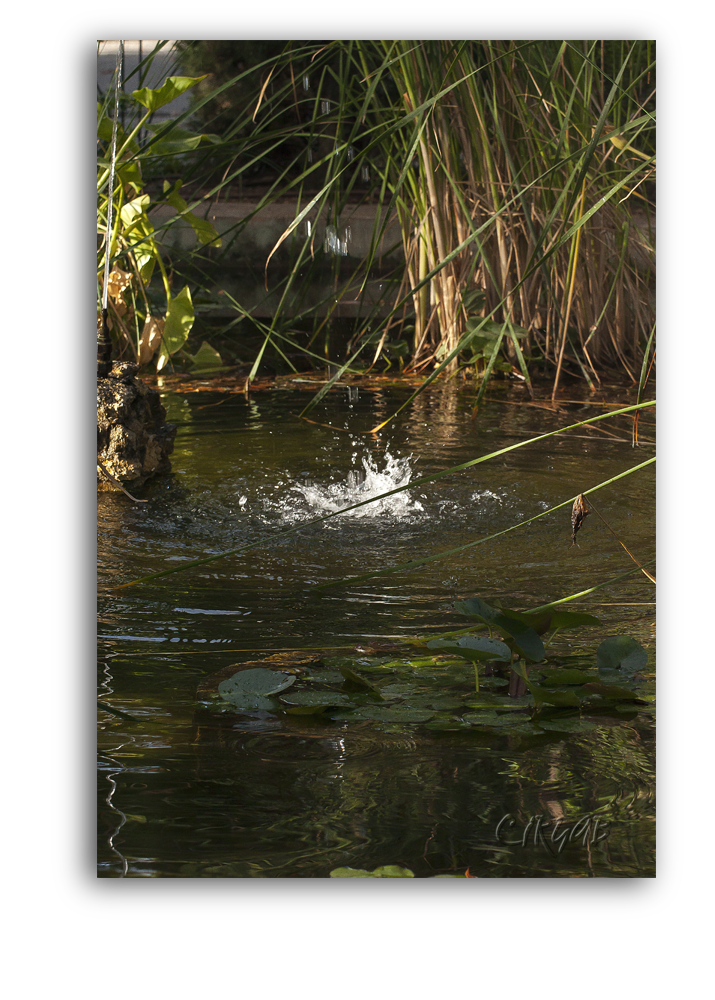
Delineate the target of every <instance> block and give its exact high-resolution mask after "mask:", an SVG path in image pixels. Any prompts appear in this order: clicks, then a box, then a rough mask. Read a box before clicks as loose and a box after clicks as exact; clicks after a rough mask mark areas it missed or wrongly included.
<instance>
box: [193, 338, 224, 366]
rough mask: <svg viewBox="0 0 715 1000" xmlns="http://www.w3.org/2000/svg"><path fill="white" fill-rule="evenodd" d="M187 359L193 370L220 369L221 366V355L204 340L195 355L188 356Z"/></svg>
mask: <svg viewBox="0 0 715 1000" xmlns="http://www.w3.org/2000/svg"><path fill="white" fill-rule="evenodd" d="M187 353H188V352H187ZM189 357H190V358H191V364H192V367H193V368H202V369H205V368H220V367H221V366H222V365H223V361H222V359H221V355H220V354H219V353H218V351H216V350H214V348H213V347H212V346H211V345H210V344H209V343H207V341H205V340H204V341H203V343H202V344H201V347H200V348H199V349H198V351H197V352H196V354H189Z"/></svg>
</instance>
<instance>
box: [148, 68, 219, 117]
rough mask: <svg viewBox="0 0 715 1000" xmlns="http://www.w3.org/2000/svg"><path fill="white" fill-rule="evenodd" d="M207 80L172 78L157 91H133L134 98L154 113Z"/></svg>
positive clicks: (184, 77) (203, 78) (199, 77)
mask: <svg viewBox="0 0 715 1000" xmlns="http://www.w3.org/2000/svg"><path fill="white" fill-rule="evenodd" d="M205 79H206V76H196V77H193V76H170V77H168V79H167V80H166V81H165V82H164V84H163V85H162V86H161V87H159V88H157V89H156V90H152V89H151V88H150V87H142V88H141V90H134V91H132V97H133V98H134V100H135V101H139V103H140V104H142V105H143V106H144V107H145V108H146V109H147V111H151V112H154V111H157V110H158V109H159V108H163V107H164V105H165V104H168V103H169V101H173V100H174V98H175V97H179V95H180V94H183V93H184V92H185V91H187V90H189V89H190V88H191V87H195V86H196V84H197V83H200V82H201V81H202V80H205Z"/></svg>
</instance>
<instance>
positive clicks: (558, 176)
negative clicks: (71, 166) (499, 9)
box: [98, 40, 655, 396]
mask: <svg viewBox="0 0 715 1000" xmlns="http://www.w3.org/2000/svg"><path fill="white" fill-rule="evenodd" d="M232 47H233V48H232ZM152 56H153V54H150V55H149V56H148V57H147V60H145V63H146V67H148V66H149V65H150V64H151V58H152ZM178 58H179V59H180V60H181V63H182V65H183V67H184V69H185V71H186V72H187V73H191V74H193V75H192V76H190V77H189V76H177V77H172V78H170V79H171V81H173V83H172V84H170V83H169V82H168V81H167V84H165V85H164V87H162V88H160V89H159V90H156V91H149V90H148V89H147V88H142V87H139V89H138V90H136V91H134V95H133V101H134V104H135V105H136V102H137V101H139V102H141V103H143V104H144V107H145V108H146V111H147V113H149V112H151V110H152V108H154V106H158V104H157V102H158V101H159V100H161V99H162V97H161V96H160V95H162V94H164V89H165V88H166V87H168V86H174V87H175V88H179V87H182V88H187V87H191V88H192V93H193V94H195V95H196V97H195V99H194V104H193V106H192V108H191V110H190V112H188V113H186V114H184V115H182V116H181V117H180V118H179V119H178V120H176V121H175V122H173V123H171V122H170V123H167V124H165V125H163V126H160V127H158V128H154V130H153V131H151V130H150V128H149V126H150V125H151V122H150V120H149V121H148V120H147V115H146V114H145V115H144V117H143V120H141V121H140V120H137V121H136V122H135V123H134V124H133V126H132V130H131V132H129V134H126V135H124V136H123V139H122V145H121V150H122V155H121V156H120V162H119V165H118V176H119V179H120V189H121V190H120V191H119V192H118V193H117V194H116V195H115V196H116V197H117V199H118V200H117V209H118V211H117V216H116V217H117V219H118V226H119V228H118V229H117V232H116V233H115V234H114V236H113V241H114V242H113V247H112V253H113V257H117V259H118V261H119V260H121V259H122V253H124V258H123V259H124V261H125V266H122V267H120V268H119V269H120V270H122V271H123V272H124V273H125V274H127V275H129V276H131V278H132V281H134V284H135V286H136V287H135V288H134V289H133V290H132V288H130V287H129V286H128V285H127V286H126V287H118V288H117V289H116V294H114V295H113V299H114V303H115V305H117V304H118V303H119V301H120V299H121V300H122V301H123V303H124V306H125V308H126V312H127V315H128V318H126V317H125V316H119V315H116V313H118V312H119V311H120V309H115V310H114V311H115V316H114V317H113V319H114V320H115V330H121V331H122V333H123V334H124V337H125V339H127V341H130V342H132V345H133V347H134V353H135V354H136V356H137V357H138V358H140V360H141V361H144V362H145V361H146V360H147V356H148V354H149V352H148V351H147V350H145V351H144V353H143V354H142V337H143V336H144V334H145V331H144V330H143V328H142V327H141V321H142V319H143V320H144V322H145V323H146V318H145V315H144V314H146V315H149V314H150V312H152V310H151V309H150V307H149V303H148V302H147V301H146V300H145V299H144V297H143V294H142V289H141V287H140V284H139V283H137V282H136V281H135V277H136V269H135V268H134V266H133V264H132V261H131V259H130V258H131V253H132V252H133V253H134V256H135V257H136V254H137V253H139V254H140V255H141V258H142V262H141V263H140V262H139V261H138V260H137V261H136V263H137V265H138V270H139V272H140V273H141V275H142V280H143V281H144V284H145V285H147V286H148V288H147V295H148V298H149V299H151V296H152V295H155V297H156V298H157V301H161V303H162V308H164V306H167V308H166V309H165V318H166V319H167V321H168V317H169V311H168V305H170V304H171V302H173V301H175V300H179V296H180V295H181V294H183V295H184V297H185V298H186V300H187V301H186V303H185V305H186V310H185V311H182V315H181V322H183V324H184V325H183V327H182V328H181V332H180V333H179V334H178V336H176V337H174V338H173V339H172V344H171V345H169V344H166V345H165V347H164V348H163V349H162V353H161V354H160V359H162V358H163V363H164V364H165V363H166V357H167V356H168V355H169V354H175V353H176V350H178V349H179V347H181V346H183V344H184V343H185V340H186V337H184V339H183V340H181V337H182V336H183V334H184V332H185V333H186V334H187V335H188V333H189V331H190V329H191V323H192V322H193V319H190V318H189V317H190V314H189V311H188V306H189V300H192V301H197V302H200V303H201V306H200V308H199V312H200V311H201V310H202V309H203V310H205V311H206V312H209V313H210V311H211V309H212V308H214V309H215V308H216V306H218V305H221V306H222V307H223V308H224V310H225V309H226V308H229V309H233V310H234V312H235V316H234V318H233V319H232V320H230V322H229V323H228V324H225V325H224V328H223V329H222V330H221V331H219V332H220V334H221V337H222V339H221V343H222V344H228V345H238V344H240V345H242V350H241V351H240V353H241V354H242V355H245V350H243V346H244V345H246V344H247V343H248V342H249V340H250V342H251V345H252V346H251V350H252V352H253V354H252V357H253V360H252V363H251V368H250V372H249V373H248V378H249V382H250V381H252V380H253V378H254V377H255V375H256V373H257V371H258V369H259V366H260V365H262V364H263V365H266V364H267V363H270V364H272V365H274V366H276V365H277V366H279V367H283V368H294V362H295V358H296V356H302V357H303V358H304V359H305V360H307V361H308V363H310V364H312V365H313V366H318V365H319V366H321V367H324V366H325V364H326V361H327V362H328V363H331V364H334V365H335V366H337V372H336V374H335V378H339V376H340V374H341V373H342V372H343V371H346V370H349V371H353V372H356V371H364V370H365V369H366V368H370V367H372V366H374V365H375V364H379V363H384V362H385V361H388V362H389V360H390V359H393V360H395V359H396V360H398V361H399V364H400V366H401V367H403V368H404V369H405V370H407V371H411V372H415V373H421V374H424V375H425V376H426V377H428V378H430V380H431V378H432V377H434V376H435V375H436V374H439V373H442V372H444V373H447V374H450V373H454V372H455V371H457V370H459V369H466V370H468V371H469V372H471V373H473V374H474V375H475V376H476V378H477V380H478V382H479V383H480V396H481V393H482V392H483V391H484V388H485V387H486V385H487V383H488V381H489V379H490V378H491V376H492V375H493V374H494V373H498V372H500V371H502V372H509V373H511V374H513V375H514V376H516V377H518V378H520V379H522V380H524V381H525V382H526V384H527V386H528V388H529V389H531V376H532V373H533V374H539V375H547V376H548V377H549V378H550V379H551V380H552V389H553V395H555V393H556V391H557V389H558V386H559V383H560V381H561V379H562V378H563V376H564V373H568V374H569V375H575V376H577V377H579V378H582V379H585V381H586V382H587V383H588V385H589V386H590V387H591V388H592V389H593V388H595V387H596V386H597V384H598V383H599V381H600V380H601V378H602V377H603V374H604V372H606V371H609V370H612V369H613V368H614V367H617V368H619V369H620V370H622V371H623V372H624V373H625V374H626V377H627V378H629V379H630V380H631V381H632V382H633V383H634V384H637V383H639V380H640V382H641V383H642V381H643V379H644V378H645V377H646V375H647V373H648V372H649V371H650V366H651V365H652V362H653V358H654V331H655V315H654V308H655V305H654V288H653V286H654V249H653V242H654V241H653V231H654V206H655V194H654V191H655V186H654V176H655V99H654V95H655V46H654V43H652V42H647V41H630V42H629V41H615V42H614V41H598V40H596V41H562V42H558V41H330V42H285V43H279V42H273V43H248V42H182V43H179V56H178ZM141 82H142V81H141V79H140V80H139V83H141ZM177 92H178V90H177ZM141 95H144V97H143V98H142V96H141ZM165 96H167V97H168V96H169V95H168V91H166V94H165ZM107 103H108V102H107V101H105V102H104V104H103V105H101V110H100V119H99V126H98V134H99V137H100V140H102V142H104V145H102V143H100V145H102V150H101V151H102V156H103V157H104V159H106V133H107V131H108V129H109V127H110V126H111V122H110V120H109V115H108V108H107ZM131 103H132V102H129V104H131ZM189 124H192V128H193V131H189V129H188V128H187V125H189ZM196 129H200V131H196ZM141 171H143V174H142V173H141ZM149 175H151V181H150V183H149V184H148V185H147V184H146V180H145V179H146V178H147V177H149ZM99 176H100V179H104V171H103V170H101V171H100V175H99ZM181 181H183V182H184V187H183V192H182V193H181V194H180V193H179V188H180V186H181V184H180V182H181ZM147 186H149V187H150V188H151V189H152V190H154V189H156V192H157V195H158V198H157V199H156V201H152V203H151V207H154V206H155V204H156V203H157V202H158V203H162V202H163V203H167V204H169V205H172V206H173V207H174V208H175V209H176V212H177V218H176V219H172V220H170V223H169V225H170V226H173V225H174V224H175V223H176V221H177V220H181V219H183V220H184V221H188V222H189V223H190V224H191V225H192V227H193V228H194V230H195V232H196V236H197V241H196V248H195V249H194V250H192V251H191V252H190V253H189V254H186V253H184V254H183V256H182V254H179V253H176V252H175V251H174V250H172V251H171V254H172V259H171V261H170V262H169V263H168V265H167V266H166V267H165V268H163V267H162V265H161V263H160V258H165V257H166V255H167V253H168V252H169V251H168V248H167V246H166V243H162V242H161V241H162V233H161V230H162V228H163V227H160V226H154V229H153V230H152V228H151V227H152V226H153V225H154V223H153V222H152V221H151V215H150V211H149V202H148V201H147V200H146V199H147V197H148V195H147V192H146V190H145V188H146V187H147ZM122 191H123V192H124V193H123V194H122ZM236 194H243V196H244V197H246V195H247V194H248V195H249V197H250V201H251V207H250V211H249V213H248V215H247V216H246V217H245V218H243V219H241V220H239V221H238V222H237V223H236V224H235V225H233V226H231V227H229V228H228V230H227V231H225V232H222V233H221V240H220V241H219V238H218V234H217V233H216V232H215V231H214V230H213V229H212V227H211V225H210V223H209V222H208V221H207V219H206V216H207V214H208V208H209V206H210V205H211V204H213V203H214V202H215V201H217V200H218V199H220V198H228V197H230V196H234V197H235V195H236ZM98 196H99V197H100V205H99V209H100V217H101V216H102V207H101V198H102V197H105V198H106V188H101V185H99V184H98ZM152 197H154V196H152ZM192 198H193V200H192ZM279 198H282V199H285V198H290V199H292V200H294V201H295V205H296V211H295V217H294V219H293V221H292V222H291V224H290V225H289V226H288V228H287V229H286V230H285V232H284V233H283V234H282V235H281V237H280V239H279V240H278V241H277V242H276V243H275V245H274V246H273V247H272V248H271V249H270V251H268V252H266V254H265V257H264V259H263V260H261V261H255V262H253V264H254V267H255V277H256V283H257V285H259V284H263V285H264V286H265V290H266V294H267V295H268V294H270V295H271V303H272V309H271V315H270V318H269V319H268V320H267V321H265V322H263V321H260V320H258V319H256V318H254V317H253V316H252V309H251V308H247V307H246V306H245V305H244V304H243V303H241V301H240V300H238V299H236V298H235V296H231V295H224V296H222V297H221V299H219V298H218V297H217V295H216V292H217V288H216V276H217V274H220V273H222V269H225V268H227V267H229V266H230V262H231V259H232V254H233V255H234V257H235V253H236V246H237V241H238V239H239V237H240V235H241V233H242V232H243V230H244V229H245V227H246V225H248V223H249V222H250V221H251V219H252V218H254V217H255V215H256V214H257V213H258V212H259V211H260V210H261V209H262V208H264V207H266V206H268V205H270V204H271V203H273V202H275V201H276V200H277V199H279ZM361 200H362V201H369V202H370V203H371V204H372V205H374V206H375V207H376V212H375V220H376V221H375V228H374V232H373V237H372V240H371V244H370V247H369V249H368V251H367V252H366V253H365V254H364V255H363V256H361V257H353V256H351V255H350V254H349V253H348V247H347V239H346V240H343V239H342V231H343V228H344V225H341V215H342V214H344V213H345V209H346V206H347V205H348V204H350V205H354V204H355V202H359V201H361ZM317 220H322V222H321V224H322V225H324V229H325V239H324V240H322V239H318V238H316V234H317V233H318V232H319V229H318V226H317V225H315V223H316V221H317ZM395 221H397V223H398V224H399V232H400V233H401V247H397V248H396V249H397V250H398V251H400V250H401V256H402V263H401V264H400V263H399V262H398V263H397V264H396V263H395V260H396V258H395V255H394V254H387V256H386V255H385V251H386V248H385V246H384V242H385V237H386V234H387V232H388V226H390V225H391V224H392V223H394V222H395ZM164 225H166V224H164ZM331 227H332V228H331ZM99 228H100V229H101V225H100V226H99ZM331 234H332V238H331ZM122 240H124V244H122V243H121V241H122ZM219 242H220V245H219ZM132 248H133V250H132ZM388 249H389V248H388ZM127 253H128V254H129V257H127ZM155 265H156V267H155ZM117 266H119V265H117ZM152 272H154V273H153V283H152V281H151V280H150V279H151V277H152ZM316 275H318V276H319V277H320V278H321V280H322V281H323V284H324V285H325V288H326V291H325V294H324V295H323V296H322V297H320V302H319V303H318V304H317V305H316V302H315V297H313V300H312V304H311V305H308V304H307V302H308V301H309V300H308V298H307V296H306V289H307V288H308V287H309V286H310V284H311V282H313V284H314V283H315V277H316ZM326 275H328V276H329V279H330V280H327V281H326V280H325V278H326ZM376 276H379V277H380V280H383V279H384V281H385V284H386V287H389V289H390V294H389V296H387V297H386V301H387V305H384V304H383V305H382V306H380V305H374V304H373V302H372V299H371V296H370V282H371V281H373V280H374V279H375V277H376ZM123 280H124V281H129V278H124V279H123ZM179 282H182V283H183V285H182V289H181V292H179V293H175V292H174V291H173V288H172V283H175V284H177V285H178V283H179ZM120 285H121V282H120ZM110 290H111V289H110ZM132 296H133V297H132ZM344 298H349V299H350V300H352V301H355V300H357V301H360V302H361V306H360V312H359V316H358V318H357V319H356V320H355V323H354V327H353V330H352V335H351V337H350V340H349V342H348V344H347V349H346V351H345V355H344V356H342V355H341V356H339V355H340V351H338V350H336V346H335V345H332V346H331V342H330V336H329V333H330V327H331V322H332V320H333V319H334V318H335V317H336V316H337V315H339V313H338V309H339V306H340V303H341V301H342V300H343V299H344ZM130 300H131V301H130ZM179 305H180V300H179V302H178V303H177V305H176V306H175V308H176V309H178V308H179ZM120 308H121V307H120ZM132 310H133V311H134V314H135V317H136V316H138V317H139V318H138V320H137V319H136V318H134V320H133V322H132V321H131V320H132V316H131V313H132ZM194 315H195V313H194ZM160 318H161V317H157V319H160ZM179 325H180V326H181V323H180V324H179ZM249 332H250V335H251V337H249ZM251 338H252V339H251ZM155 339H156V338H155ZM165 339H168V338H166V337H165ZM179 340H181V343H180V344H179V343H178V342H179ZM146 343H147V336H144V344H145V345H146ZM175 345H178V346H175ZM343 346H344V345H343ZM219 360H220V359H219ZM215 363H217V362H215Z"/></svg>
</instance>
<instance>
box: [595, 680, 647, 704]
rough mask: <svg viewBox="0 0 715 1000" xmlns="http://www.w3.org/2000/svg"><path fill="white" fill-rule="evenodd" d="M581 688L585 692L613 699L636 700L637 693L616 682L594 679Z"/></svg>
mask: <svg viewBox="0 0 715 1000" xmlns="http://www.w3.org/2000/svg"><path fill="white" fill-rule="evenodd" d="M581 690H582V691H583V692H584V693H585V694H597V695H599V696H600V697H601V698H606V699H607V700H613V701H637V700H638V695H637V694H635V693H634V692H633V691H629V690H628V689H627V688H623V687H618V685H616V684H599V683H598V682H596V681H592V682H589V683H588V684H584V686H583V687H582V688H581Z"/></svg>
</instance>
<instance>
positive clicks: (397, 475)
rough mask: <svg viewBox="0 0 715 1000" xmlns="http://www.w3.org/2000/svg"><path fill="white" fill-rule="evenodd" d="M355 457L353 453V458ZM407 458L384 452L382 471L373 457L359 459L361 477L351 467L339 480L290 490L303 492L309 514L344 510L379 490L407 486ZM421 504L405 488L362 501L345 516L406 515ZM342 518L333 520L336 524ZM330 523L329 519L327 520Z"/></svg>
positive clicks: (410, 474)
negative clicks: (384, 495) (310, 510)
mask: <svg viewBox="0 0 715 1000" xmlns="http://www.w3.org/2000/svg"><path fill="white" fill-rule="evenodd" d="M355 457H356V456H353V459H354V458H355ZM410 458H411V456H408V457H406V458H395V457H394V456H393V455H391V454H390V453H389V452H387V451H386V452H385V467H384V469H383V470H382V471H380V469H379V468H378V466H377V462H375V461H374V460H373V458H372V456H369V455H368V456H367V457H366V458H363V459H362V467H363V470H364V479H363V481H362V482H359V480H360V479H362V478H363V477H362V475H360V473H357V472H355V471H354V470H352V471H351V472H350V473H348V476H347V479H346V480H343V481H342V482H337V483H329V484H327V485H325V486H322V485H317V484H315V483H312V484H310V485H307V486H302V485H295V486H293V490H295V491H296V492H298V493H300V494H302V496H303V497H304V498H305V499H306V500H307V502H308V504H309V505H310V507H311V508H312V516H315V514H317V513H329V512H331V511H338V510H344V509H345V508H346V507H350V506H351V505H352V504H355V503H360V502H361V501H363V500H369V499H370V498H371V497H378V496H380V495H381V494H382V493H387V492H389V491H390V490H396V489H398V488H399V487H400V486H406V485H407V484H408V483H409V482H410V479H411V478H412V469H411V468H410ZM423 510H424V507H423V506H422V504H421V503H420V502H419V501H418V500H414V499H413V498H412V497H411V496H410V495H409V492H408V491H407V490H405V492H404V493H396V494H395V495H394V496H391V497H385V498H383V499H381V500H376V501H375V503H370V504H365V506H364V507H358V508H356V509H355V510H351V511H348V512H347V513H346V514H345V517H346V518H347V517H349V518H374V517H382V518H384V517H385V516H388V517H394V518H404V517H406V516H408V515H411V514H415V513H419V512H421V511H423ZM342 520H343V518H342V517H341V518H340V519H339V520H337V521H336V522H335V526H336V527H337V526H338V524H339V521H342ZM329 523H330V522H329Z"/></svg>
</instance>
